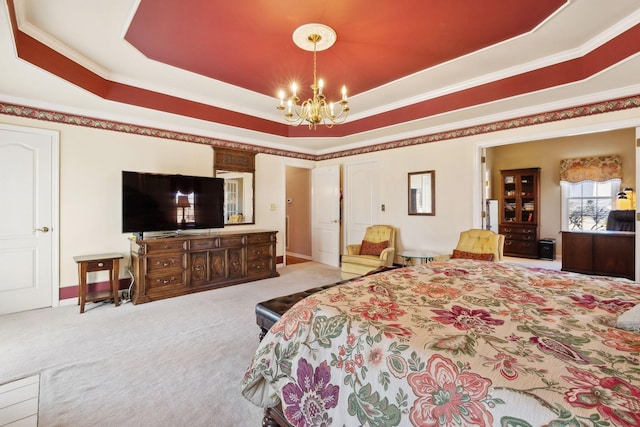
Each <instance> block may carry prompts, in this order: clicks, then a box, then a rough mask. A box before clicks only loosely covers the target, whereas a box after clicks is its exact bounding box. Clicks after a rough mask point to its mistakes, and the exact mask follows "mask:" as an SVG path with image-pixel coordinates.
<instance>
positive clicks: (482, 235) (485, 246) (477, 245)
mask: <svg viewBox="0 0 640 427" xmlns="http://www.w3.org/2000/svg"><path fill="white" fill-rule="evenodd" d="M503 250H504V236H503V235H502V234H497V233H494V232H493V231H490V230H481V229H471V230H467V231H463V232H462V233H460V239H459V240H458V245H457V246H456V248H455V250H454V253H453V254H451V255H441V256H438V257H436V260H437V261H443V260H447V259H449V258H475V259H485V260H489V259H488V258H491V259H490V261H502V258H503ZM488 254H492V255H493V256H492V257H488Z"/></svg>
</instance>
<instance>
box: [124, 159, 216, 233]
mask: <svg viewBox="0 0 640 427" xmlns="http://www.w3.org/2000/svg"><path fill="white" fill-rule="evenodd" d="M223 210H224V179H222V178H212V177H203V176H188V175H167V174H156V173H144V172H130V171H122V232H123V233H137V234H141V233H143V232H145V231H157V232H177V231H180V230H196V229H207V228H222V227H224V213H223Z"/></svg>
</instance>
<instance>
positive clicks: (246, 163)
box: [213, 147, 256, 227]
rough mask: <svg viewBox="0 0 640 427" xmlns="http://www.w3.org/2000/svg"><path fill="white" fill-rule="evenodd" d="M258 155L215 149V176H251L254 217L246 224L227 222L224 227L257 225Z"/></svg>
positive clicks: (247, 220) (246, 221)
mask: <svg viewBox="0 0 640 427" xmlns="http://www.w3.org/2000/svg"><path fill="white" fill-rule="evenodd" d="M255 157H256V153H255V152H251V151H244V150H233V149H230V148H219V147H213V176H214V177H215V176H217V175H218V171H220V172H245V173H250V174H251V189H252V194H251V204H252V209H251V210H252V216H251V218H245V221H244V222H226V219H225V223H224V226H225V227H226V226H231V225H250V224H255V223H256V173H255V172H256V168H255Z"/></svg>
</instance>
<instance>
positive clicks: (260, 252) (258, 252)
mask: <svg viewBox="0 0 640 427" xmlns="http://www.w3.org/2000/svg"><path fill="white" fill-rule="evenodd" d="M253 253H254V254H256V255H260V254H262V251H253Z"/></svg>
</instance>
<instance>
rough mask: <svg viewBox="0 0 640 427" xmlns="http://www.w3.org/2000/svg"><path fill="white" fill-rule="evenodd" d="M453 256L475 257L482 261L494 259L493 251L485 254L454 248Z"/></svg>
mask: <svg viewBox="0 0 640 427" xmlns="http://www.w3.org/2000/svg"><path fill="white" fill-rule="evenodd" d="M451 258H464V259H475V260H480V261H493V258H494V256H493V254H492V253H488V254H484V253H480V254H477V253H474V252H466V251H460V250H458V249H454V250H453V254H452V255H451Z"/></svg>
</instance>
